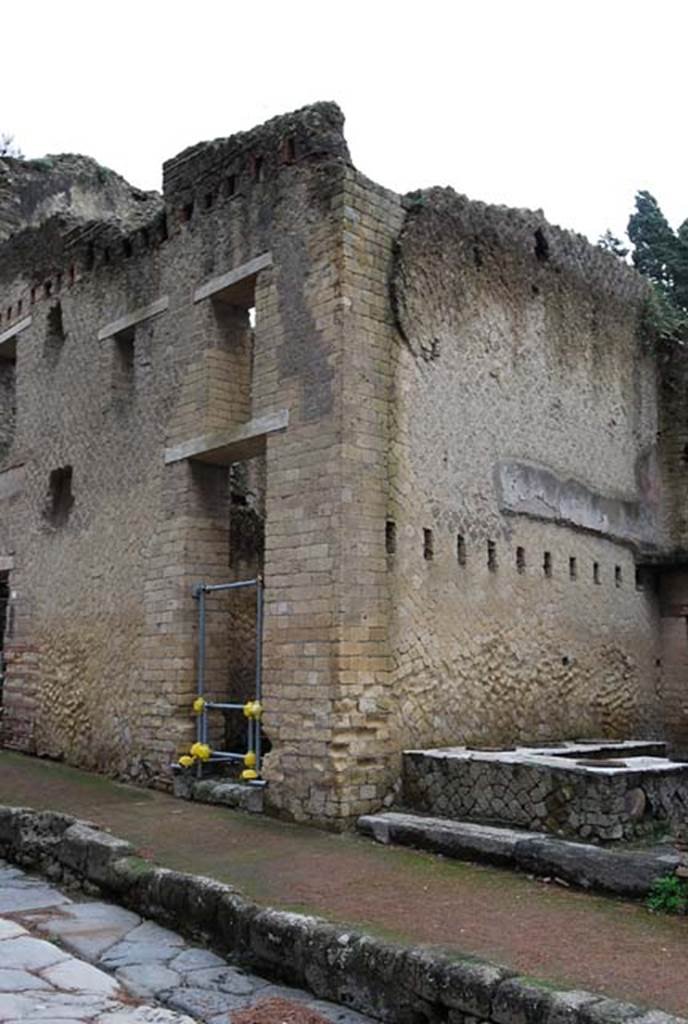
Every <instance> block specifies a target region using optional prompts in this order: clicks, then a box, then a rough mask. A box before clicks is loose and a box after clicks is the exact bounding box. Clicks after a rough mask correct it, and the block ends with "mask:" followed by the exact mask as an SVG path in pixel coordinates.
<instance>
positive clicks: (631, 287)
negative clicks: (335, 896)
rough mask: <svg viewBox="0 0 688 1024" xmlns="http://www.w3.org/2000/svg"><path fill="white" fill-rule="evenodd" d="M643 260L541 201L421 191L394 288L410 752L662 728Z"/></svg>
mask: <svg viewBox="0 0 688 1024" xmlns="http://www.w3.org/2000/svg"><path fill="white" fill-rule="evenodd" d="M643 294H644V292H643V287H642V284H641V283H640V282H639V280H638V279H637V278H636V277H635V275H633V274H632V273H631V272H629V271H627V270H626V269H625V268H624V267H622V266H621V265H619V264H618V263H617V262H615V261H613V260H611V259H610V258H609V257H607V256H605V255H604V254H602V253H599V252H596V251H595V250H593V249H591V247H590V246H589V245H587V243H585V241H584V240H583V239H578V238H575V237H574V236H571V235H567V234H566V233H564V232H560V231H558V230H556V229H553V228H550V227H549V226H548V225H547V224H546V223H545V222H544V220H543V219H542V218H541V216H540V215H537V214H527V213H519V212H517V211H508V210H503V209H497V208H489V207H483V206H482V205H481V204H478V203H470V202H468V201H467V200H465V199H464V198H462V197H459V196H456V195H454V194H453V193H451V192H450V191H448V190H446V191H443V190H434V191H432V192H430V193H428V194H422V195H418V196H415V197H412V199H411V206H410V209H409V215H408V219H407V221H406V224H405V227H404V230H403V232H402V234H401V238H400V242H399V248H398V254H397V264H396V270H395V276H394V282H393V298H394V302H395V308H396V312H397V317H398V323H399V328H400V338H399V343H398V345H397V349H396V353H397V364H396V368H395V403H396V409H395V423H394V428H393V437H392V451H391V462H390V480H391V492H390V500H389V524H388V551H389V554H388V565H389V571H390V574H391V577H392V583H391V586H392V593H393V600H392V604H391V615H392V622H391V627H390V644H391V648H392V658H393V668H392V676H393V680H394V682H393V688H394V693H395V695H396V697H397V700H396V706H395V716H394V729H395V730H396V735H397V736H398V741H397V742H398V744H399V745H400V746H401V745H407V746H415V747H422V746H426V745H429V746H441V745H445V744H455V743H459V742H466V741H467V742H476V741H477V742H483V743H493V744H502V743H506V744H511V743H513V742H516V741H518V742H528V741H531V742H532V741H536V740H541V741H542V740H550V739H556V738H561V737H567V738H572V737H576V736H584V735H602V736H631V735H634V736H635V735H638V736H644V735H650V734H653V733H654V732H656V731H657V730H658V729H660V728H661V722H660V714H659V708H658V702H657V684H658V668H657V664H656V660H657V658H658V657H659V650H658V609H657V601H656V596H655V595H654V593H652V591H651V590H647V589H646V590H639V589H637V588H636V581H635V554H634V552H636V551H637V550H639V549H641V548H642V547H643V546H645V545H648V546H652V545H653V544H656V543H657V541H658V538H659V527H658V513H657V502H658V470H657V467H656V463H657V456H656V432H657V399H656V389H655V363H654V359H653V357H652V356H651V355H650V354H648V352H647V351H646V348H645V347H644V345H643V341H642V338H641V335H640V332H639V329H638V321H639V316H640V310H641V307H642V301H643Z"/></svg>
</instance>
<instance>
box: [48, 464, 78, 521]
mask: <svg viewBox="0 0 688 1024" xmlns="http://www.w3.org/2000/svg"><path fill="white" fill-rule="evenodd" d="M73 507H74V495H73V494H72V467H71V466H60V467H59V468H58V469H54V470H53V471H52V472H51V474H50V480H49V485H48V505H47V509H46V518H47V519H48V520H49V521H50V522H51V523H52V525H53V526H64V524H65V523H66V522H67V520H68V519H69V515H70V512H71V511H72V508H73Z"/></svg>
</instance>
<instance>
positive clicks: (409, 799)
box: [402, 750, 688, 842]
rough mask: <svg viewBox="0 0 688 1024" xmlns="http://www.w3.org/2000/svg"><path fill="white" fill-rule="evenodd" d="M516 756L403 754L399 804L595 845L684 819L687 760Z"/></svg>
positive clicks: (648, 832) (677, 824)
mask: <svg viewBox="0 0 688 1024" xmlns="http://www.w3.org/2000/svg"><path fill="white" fill-rule="evenodd" d="M519 756H521V755H520V753H519V752H516V753H515V754H514V755H509V754H505V755H503V756H501V758H499V759H498V758H497V757H496V756H495V757H493V758H491V757H489V756H481V755H480V754H479V753H475V754H470V753H466V754H456V753H451V752H448V751H447V752H442V751H441V750H437V751H427V750H425V751H415V750H413V751H407V752H406V753H405V754H404V759H403V788H402V802H403V804H404V806H406V807H408V808H411V809H413V810H414V811H417V812H418V813H420V814H432V815H439V816H440V817H445V818H456V819H459V820H467V821H482V822H498V823H500V824H504V825H510V826H514V827H516V828H525V829H529V830H531V831H534V832H550V833H552V834H554V835H560V836H570V837H572V838H574V837H575V838H579V839H587V840H593V841H600V842H609V841H618V840H623V839H636V838H641V837H644V836H649V835H652V834H653V833H654V832H655V831H656V830H657V828H658V826H661V825H666V826H669V827H672V828H680V827H681V826H682V825H685V822H686V821H687V820H688V764H676V765H675V767H671V766H667V767H664V768H662V769H660V768H649V767H646V768H642V767H640V765H639V766H638V770H634V769H633V767H632V766H629V768H627V769H613V768H609V769H605V768H601V767H600V768H598V769H595V768H588V769H586V768H584V767H576V763H575V761H573V760H572V761H571V762H570V763H569V764H565V763H564V761H563V759H558V758H556V757H541V758H540V763H529V762H527V761H525V760H523V761H522V762H519V761H518V760H517V759H518V758H519ZM580 756H581V757H582V756H583V755H580ZM533 760H534V758H533ZM630 760H631V761H633V760H637V761H639V762H640V761H643V760H646V761H648V762H649V761H651V760H653V759H652V758H637V759H633V758H631V759H630ZM667 765H668V763H667Z"/></svg>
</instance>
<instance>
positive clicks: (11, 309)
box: [0, 265, 76, 324]
mask: <svg viewBox="0 0 688 1024" xmlns="http://www.w3.org/2000/svg"><path fill="white" fill-rule="evenodd" d="M75 280H76V268H75V267H74V266H73V265H72V266H71V267H70V268H69V271H68V283H69V285H70V286H71V285H73V284H74V282H75ZM61 288H62V274H57V276H56V277H55V281H54V290H55V291H56V292H59V291H60V290H61ZM40 290H41V289H40V288H39V286H38V285H34V286H33V287H32V288H31V292H30V298H31V305H32V306H33V304H34V303H35V302H36V300H37V299H38V298H40V297H41V296H40V295H39V291H40ZM52 294H53V281H52V280H48V281H44V283H43V286H42V297H43V298H46V299H49V298H50V296H51V295H52ZM23 309H24V303H23V301H22V300H21V299H19V300H18V301H17V305H16V306H8V307H7V316H6V317H5V319H6V321H7V323H9V322H10V320H12V318H13V316H14V317H15V318H17V319H18V318H19V317H20V316H21V315H22V312H23ZM1 323H2V313H1V312H0V324H1Z"/></svg>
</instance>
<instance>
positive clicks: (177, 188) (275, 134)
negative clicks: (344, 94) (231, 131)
mask: <svg viewBox="0 0 688 1024" xmlns="http://www.w3.org/2000/svg"><path fill="white" fill-rule="evenodd" d="M306 159H310V160H313V159H329V160H338V161H342V162H343V163H350V162H351V158H350V155H349V149H348V146H347V144H346V140H345V138H344V115H343V113H342V111H341V110H340V108H339V107H338V106H337V104H336V103H314V104H312V105H311V106H308V107H303V108H302V109H301V110H296V111H294V112H292V113H290V114H283V115H281V116H280V117H274V118H272V119H271V120H270V121H266V122H265V124H262V125H258V126H257V127H256V128H252V129H251V130H250V131H247V132H238V133H237V134H235V135H231V136H230V137H229V138H224V139H214V140H212V141H210V142H199V143H198V144H197V145H195V146H190V147H189V148H188V149H185V150H183V151H182V152H181V153H179V154H178V155H177V156H175V157H173V158H172V159H171V160H167V161H166V162H165V164H164V165H163V193H164V196H165V200H166V202H167V203H169V204H171V205H178V203H179V202H180V201H183V200H184V199H185V198H191V197H192V196H194V195H196V194H199V195H202V194H203V193H204V192H205V191H207V190H209V189H213V188H216V187H217V184H218V180H219V179H222V180H223V183H224V185H225V187H227V188H238V187H239V182H240V179H241V178H242V177H244V176H249V177H250V178H252V179H254V180H255V179H262V178H263V177H265V178H268V177H270V176H271V174H273V173H274V172H275V171H276V170H277V168H278V167H279V166H280V165H281V164H289V163H294V162H296V161H303V160H306Z"/></svg>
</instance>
